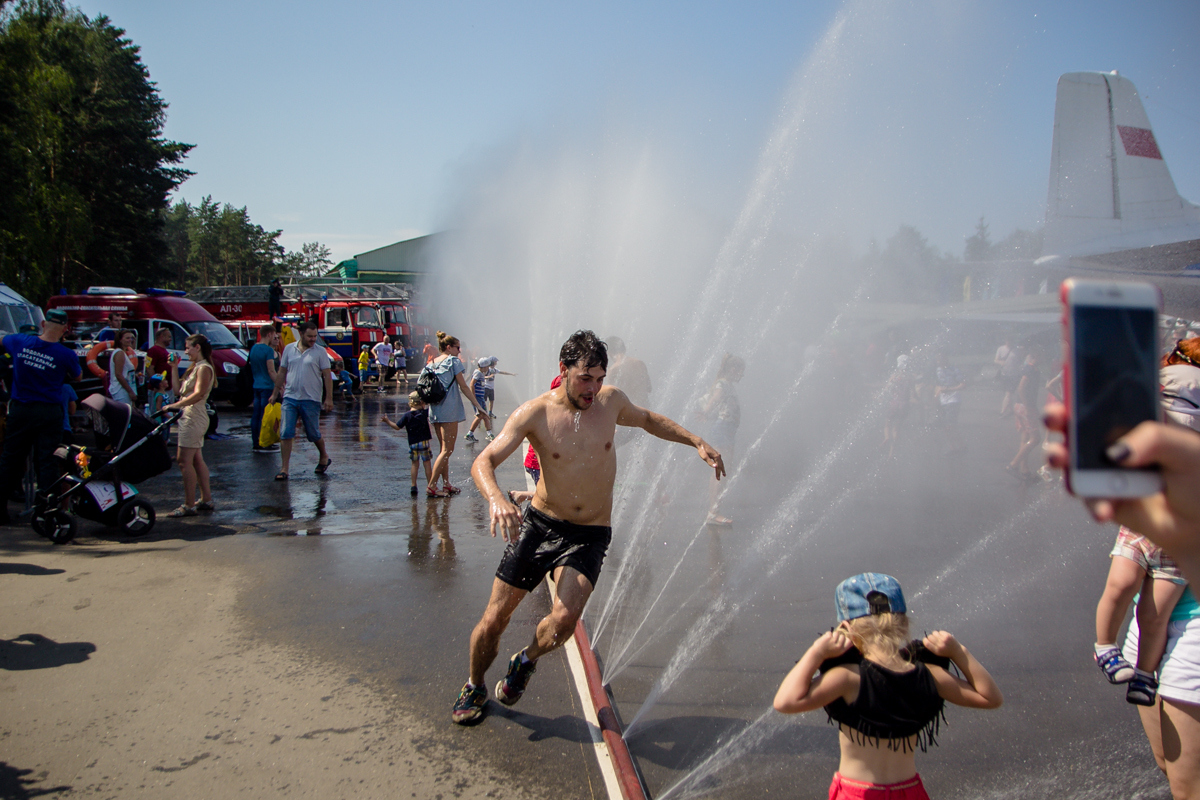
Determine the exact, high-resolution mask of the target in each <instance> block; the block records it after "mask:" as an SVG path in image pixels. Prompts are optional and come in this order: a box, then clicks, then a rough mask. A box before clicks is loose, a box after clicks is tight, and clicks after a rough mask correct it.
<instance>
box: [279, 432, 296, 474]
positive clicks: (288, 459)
mask: <svg viewBox="0 0 1200 800" xmlns="http://www.w3.org/2000/svg"><path fill="white" fill-rule="evenodd" d="M294 441H295V440H294V439H281V440H280V441H279V459H280V467H281V469H280V470H279V471H280V472H281V473H283V474H284V475H286V474H288V468H289V467H290V466H291V464H292V442H294Z"/></svg>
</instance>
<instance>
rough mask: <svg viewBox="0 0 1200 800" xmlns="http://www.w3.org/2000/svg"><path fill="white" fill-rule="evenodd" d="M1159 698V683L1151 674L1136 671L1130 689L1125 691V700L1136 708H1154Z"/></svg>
mask: <svg viewBox="0 0 1200 800" xmlns="http://www.w3.org/2000/svg"><path fill="white" fill-rule="evenodd" d="M1157 698H1158V681H1157V680H1155V679H1154V676H1153V675H1151V674H1150V673H1149V672H1142V671H1141V670H1140V669H1139V670H1135V674H1134V676H1133V680H1131V681H1130V682H1129V688H1127V689H1126V690H1125V700H1126V701H1128V702H1130V703H1133V704H1134V705H1135V706H1152V705H1154V701H1155V700H1156V699H1157Z"/></svg>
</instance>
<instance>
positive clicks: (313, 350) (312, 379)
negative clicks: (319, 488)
mask: <svg viewBox="0 0 1200 800" xmlns="http://www.w3.org/2000/svg"><path fill="white" fill-rule="evenodd" d="M331 366H332V365H331V364H330V363H329V354H328V353H326V352H325V348H324V347H318V346H317V324H316V323H315V322H304V323H301V325H300V338H299V339H297V340H296V341H294V342H292V343H291V344H289V345H288V346H287V347H285V348H283V357H282V358H281V359H280V360H279V369H278V370H277V371H276V373H275V391H274V392H272V393H271V402H272V403H274V402H275V401H276V400H278V399H279V397H280V395H281V394H282V395H283V422H282V424H281V425H280V427H279V454H280V456H281V457H282V460H283V463H282V465H281V469H280V470H279V474H278V475H276V476H275V480H277V481H286V480H287V479H288V469H289V467H290V466H291V463H292V440H293V439H295V438H296V420H297V419H299V420H300V421H301V422H303V423H304V434H305V435H306V436H307V437H308V440H309V441H310V442H312V443H313V444H315V445H316V446H317V452H318V454H319V455H320V458H319V459H318V461H317V468H316V469H315V470H313V472H315V473H317V474H318V475H324V474H325V470H327V469H329V454H328V453H326V452H325V440H324V439H322V438H321V411H322V410H324V411H326V412H329V411H333V376H332V374H331V373H330V368H331ZM322 390H323V391H324V400H322Z"/></svg>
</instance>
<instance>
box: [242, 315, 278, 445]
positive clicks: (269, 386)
mask: <svg viewBox="0 0 1200 800" xmlns="http://www.w3.org/2000/svg"><path fill="white" fill-rule="evenodd" d="M278 340H279V332H278V331H276V330H275V326H274V325H272V324H271V323H267V324H266V325H263V326H262V328H260V329H259V333H258V342H256V343H255V345H254V347H251V348H250V357H249V358H248V359H247V360H248V361H249V362H250V373H251V375H252V376H253V381H254V382H253V384H252V386H253V391H254V407H253V410H252V412H251V415H250V437H251V439H252V442H251V448H252V449H253V450H254V452H256V453H273V452H275V451H276V450H278V449H279V445H277V444H273V445H271V446H270V447H263V446H261V445H260V444H259V435H260V434H261V432H262V420H263V412H264V411H266V410H267V406H268V405H269V404H270V402H271V395H272V394H273V393H274V392H275V345H276V344H277V343H278Z"/></svg>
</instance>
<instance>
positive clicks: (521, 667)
mask: <svg viewBox="0 0 1200 800" xmlns="http://www.w3.org/2000/svg"><path fill="white" fill-rule="evenodd" d="M524 653H525V651H524V650H522V651H521V652H520V653H517V654H516V655H515V656H513V657H512V658H510V659H509V660H508V674H507V675H505V676H504V680H502V681H500V682H499V683H497V684H496V699H497V700H499V701H500V702H501V703H504V705H506V706H511V705H514V704H516V702H517V701H518V700H520V699H521V695H523V694H525V685H526V684H527V683H529V678H530V676H532V675H533V673H535V672H537V662H536V661H527V662H522V661H521V656H522V655H523V654H524Z"/></svg>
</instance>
